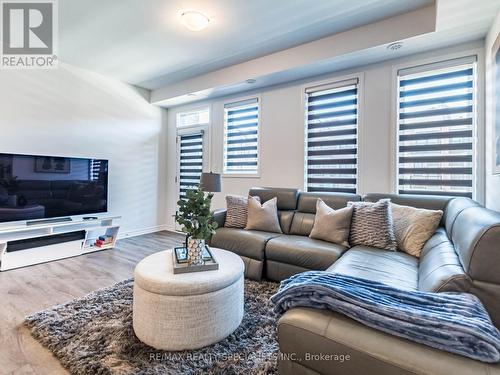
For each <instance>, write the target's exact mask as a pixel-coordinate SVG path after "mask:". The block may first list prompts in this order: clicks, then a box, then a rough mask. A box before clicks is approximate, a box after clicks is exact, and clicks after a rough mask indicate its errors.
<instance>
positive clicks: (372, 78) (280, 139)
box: [167, 41, 484, 227]
mask: <svg viewBox="0 0 500 375" xmlns="http://www.w3.org/2000/svg"><path fill="white" fill-rule="evenodd" d="M483 45H484V43H483V41H477V42H473V43H467V44H463V45H459V46H454V47H450V48H447V49H443V50H440V51H433V52H429V53H424V54H419V55H414V56H409V57H405V58H403V59H398V60H391V61H385V62H383V63H379V64H373V65H369V66H365V67H361V68H356V69H355V70H348V71H342V72H340V73H335V74H334V75H330V76H321V77H316V78H314V79H309V80H307V81H304V80H303V81H299V82H293V83H290V84H287V85H281V86H279V87H272V88H269V89H265V90H263V91H259V92H257V93H255V94H256V95H259V97H260V105H261V117H260V131H261V143H260V147H261V154H260V177H258V178H249V177H240V178H235V177H227V178H223V180H222V188H223V191H222V193H217V194H216V196H215V198H214V204H213V206H214V208H220V207H224V206H225V202H224V196H225V195H226V194H230V193H233V194H243V195H244V194H246V193H247V192H248V189H249V188H251V187H253V186H272V187H295V188H300V189H303V188H304V104H303V102H302V100H303V99H302V98H303V92H304V88H305V87H307V86H308V85H311V83H313V82H319V81H324V80H327V81H328V80H330V81H334V80H336V79H341V78H344V77H346V76H350V75H353V74H354V75H357V76H359V77H360V79H361V87H360V93H361V94H360V95H361V97H360V100H361V101H362V103H360V108H362V109H361V114H360V116H361V118H360V124H359V127H360V135H359V137H360V150H361V151H360V165H359V174H360V178H359V192H360V193H361V194H363V193H368V192H392V191H394V189H393V186H394V183H395V182H394V180H395V173H394V172H395V159H394V155H395V123H394V122H395V121H394V120H395V118H394V116H395V114H394V113H395V112H394V111H395V104H394V103H395V99H394V97H393V95H394V93H395V88H396V85H395V81H394V77H395V74H396V71H397V68H398V67H403V66H408V65H412V64H417V65H418V64H421V63H429V62H432V61H439V60H442V59H447V58H452V57H457V56H460V55H463V54H472V53H477V54H478V55H479V65H481V64H482V63H483ZM479 70H480V72H479V73H480V75H482V74H483V69H482V68H481V67H479ZM479 86H480V87H479V90H483V89H482V86H483V79H480V80H479ZM247 95H249V93H245V94H244V95H241V96H234V97H230V98H222V99H216V100H215V101H212V102H208V103H198V104H193V105H191V106H185V107H174V108H171V109H169V114H168V124H169V126H168V142H169V146H168V148H167V150H168V160H169V162H168V166H167V169H168V176H167V181H168V183H167V195H168V197H169V204H168V207H167V213H168V215H169V219H167V225H168V226H169V227H173V224H174V221H173V219H171V215H173V214H174V212H175V196H176V191H175V190H176V188H175V185H174V183H173V181H174V178H175V170H176V161H175V151H174V150H175V116H176V113H178V112H179V111H183V110H186V109H188V108H193V107H199V106H201V105H210V106H211V109H212V113H211V114H212V123H211V125H210V126H211V144H210V148H211V158H210V159H211V160H210V165H211V169H212V171H214V172H220V171H221V169H222V131H223V106H224V103H225V102H227V101H230V100H235V99H238V98H240V97H242V96H247ZM482 97H483V95H480V99H482ZM481 106H482V104H480V111H481ZM479 126H480V128H481V129H482V127H483V124H482V123H481V119H480V124H479ZM480 134H483V133H482V132H480ZM481 144H482V143H481V142H480V145H481ZM481 151H482V149H480V152H481ZM480 160H482V158H481V157H480ZM481 185H484V184H481ZM480 190H481V191H480V192H479V196H480V197H482V196H483V191H482V190H483V189H482V188H481V189H480ZM170 197H171V198H170Z"/></svg>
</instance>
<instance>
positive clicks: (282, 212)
mask: <svg viewBox="0 0 500 375" xmlns="http://www.w3.org/2000/svg"><path fill="white" fill-rule="evenodd" d="M248 195H250V196H252V197H255V196H257V197H259V198H260V201H261V202H262V203H264V202H266V201H268V200H270V199H273V198H274V197H276V198H277V206H278V218H279V221H280V226H281V230H282V231H283V233H285V234H289V233H290V227H291V224H292V220H293V215H294V212H295V209H296V208H297V199H298V197H299V189H286V188H266V187H259V188H252V189H250V191H249V192H248Z"/></svg>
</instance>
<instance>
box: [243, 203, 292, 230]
mask: <svg viewBox="0 0 500 375" xmlns="http://www.w3.org/2000/svg"><path fill="white" fill-rule="evenodd" d="M277 202H278V199H277V198H273V199H270V200H268V201H267V202H264V203H263V204H260V200H258V199H256V198H255V197H248V215H247V226H246V227H245V229H247V230H262V231H265V232H274V233H283V232H282V231H281V227H280V222H279V220H278V206H277Z"/></svg>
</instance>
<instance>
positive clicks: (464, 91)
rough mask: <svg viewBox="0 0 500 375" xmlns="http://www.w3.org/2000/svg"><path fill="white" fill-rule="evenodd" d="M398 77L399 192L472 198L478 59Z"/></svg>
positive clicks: (411, 70)
mask: <svg viewBox="0 0 500 375" xmlns="http://www.w3.org/2000/svg"><path fill="white" fill-rule="evenodd" d="M398 76H399V85H398V87H399V90H398V91H399V93H398V99H399V100H398V191H399V193H401V194H408V193H409V194H432V195H455V196H466V197H470V198H472V197H473V195H474V172H475V171H474V137H475V125H476V121H475V112H476V108H475V107H476V96H475V58H474V59H472V58H467V59H460V60H455V61H449V62H444V63H440V64H439V65H432V66H427V67H419V68H415V69H407V70H403V71H399V72H398Z"/></svg>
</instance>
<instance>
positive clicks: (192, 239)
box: [175, 186, 217, 265]
mask: <svg viewBox="0 0 500 375" xmlns="http://www.w3.org/2000/svg"><path fill="white" fill-rule="evenodd" d="M213 196H214V195H213V193H208V194H207V195H205V192H204V191H203V190H202V189H201V186H199V187H198V188H197V189H190V190H188V191H187V192H186V198H185V199H180V200H179V201H178V202H177V205H178V207H179V210H178V211H177V213H176V214H175V220H176V221H177V223H179V225H181V227H182V229H181V230H182V231H183V232H184V233H186V237H187V238H186V248H187V251H188V260H189V263H190V264H194V265H199V264H203V248H204V247H205V240H206V239H207V238H209V237H210V236H211V235H212V234H214V233H215V229H217V223H216V222H215V220H214V216H213V214H212V212H211V211H210V204H211V203H212V197H213Z"/></svg>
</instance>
